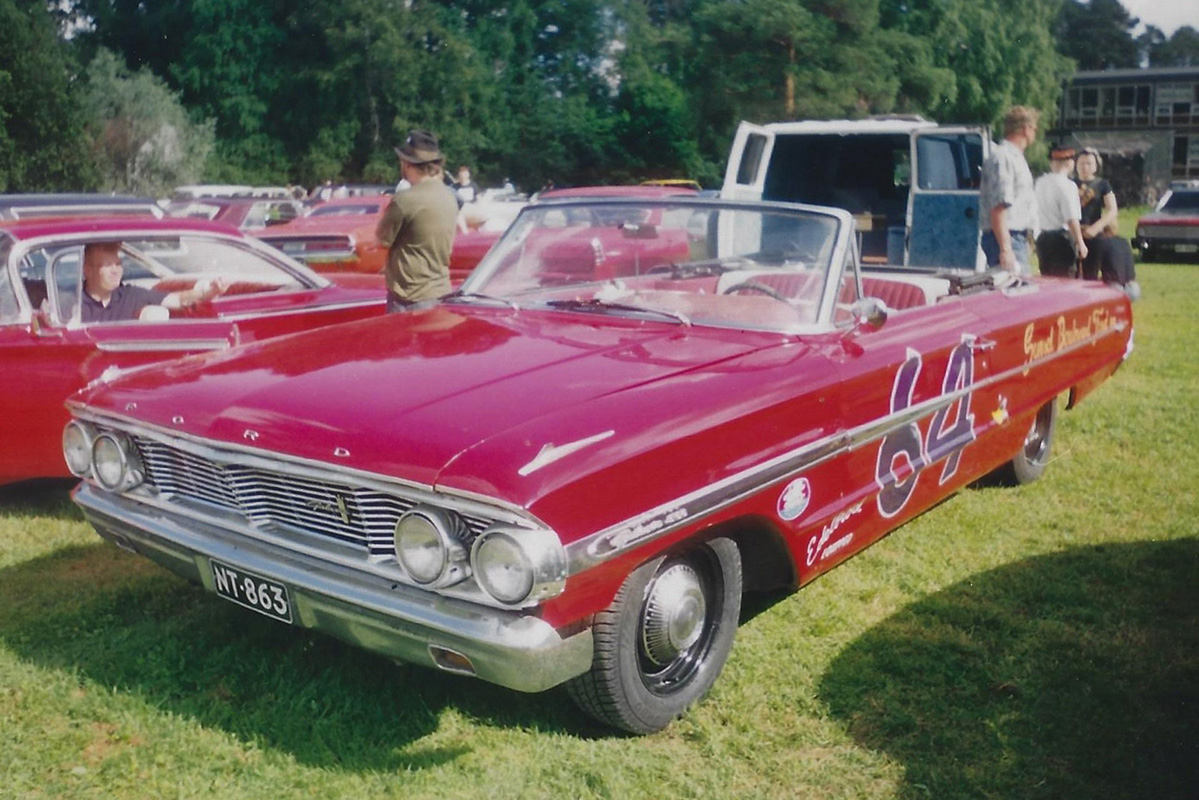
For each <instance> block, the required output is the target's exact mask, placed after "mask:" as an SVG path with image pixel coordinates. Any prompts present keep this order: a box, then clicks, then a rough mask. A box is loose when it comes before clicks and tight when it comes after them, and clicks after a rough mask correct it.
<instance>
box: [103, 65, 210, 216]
mask: <svg viewBox="0 0 1199 800" xmlns="http://www.w3.org/2000/svg"><path fill="white" fill-rule="evenodd" d="M83 108H84V111H85V113H86V114H87V119H88V120H89V124H90V126H91V130H90V135H91V139H92V142H93V147H94V153H95V156H96V161H97V165H98V168H99V169H100V171H101V174H102V182H103V184H104V185H105V186H106V187H108V188H111V189H114V190H116V191H120V192H129V193H133V194H148V195H151V196H158V195H161V194H165V193H167V192H169V191H170V189H171V188H172V187H174V186H177V185H179V184H182V183H193V182H196V181H197V180H199V179H200V177H201V175H202V169H203V166H204V163H205V161H206V160H207V158H208V154H209V152H210V150H211V149H212V141H213V134H212V125H211V123H207V124H199V125H197V124H195V123H193V122H192V121H191V120H190V119H188V116H187V112H186V111H185V110H184V108H183V106H182V105H181V104H180V103H179V101H178V99H177V98H176V97H175V95H174V94H173V93H172V92H171V91H170V89H168V88H167V86H166V84H165V83H164V82H163V81H162V80H161V79H159V78H156V77H154V75H153V74H151V73H150V71H149V70H146V69H142V70H139V71H138V72H130V71H129V70H128V69H126V68H125V66H124V65H123V64H122V63H121V62H120V61H119V60H118V58H117V57H116V56H115V55H113V54H112V53H110V52H109V51H107V50H101V51H100V52H99V53H97V54H96V57H95V58H94V59H92V63H91V65H90V66H89V68H88V75H87V88H86V90H85V92H84V95H83Z"/></svg>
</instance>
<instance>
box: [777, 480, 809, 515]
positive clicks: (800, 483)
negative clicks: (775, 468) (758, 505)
mask: <svg viewBox="0 0 1199 800" xmlns="http://www.w3.org/2000/svg"><path fill="white" fill-rule="evenodd" d="M811 500H812V484H810V483H808V479H807V478H796V479H795V480H793V481H791V482H790V483H788V484H787V486H786V488H784V489H783V493H782V494H780V495H779V503H778V511H779V516H780V517H782V518H783V519H785V520H792V519H795V518H796V517H798V516H799V515H800V514H802V513H803V512H805V511H807V510H808V503H809V502H811Z"/></svg>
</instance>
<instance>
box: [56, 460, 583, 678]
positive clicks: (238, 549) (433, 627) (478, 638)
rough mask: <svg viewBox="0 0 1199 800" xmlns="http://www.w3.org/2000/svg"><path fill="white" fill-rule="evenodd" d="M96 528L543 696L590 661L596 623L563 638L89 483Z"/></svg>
mask: <svg viewBox="0 0 1199 800" xmlns="http://www.w3.org/2000/svg"><path fill="white" fill-rule="evenodd" d="M73 496H74V499H75V502H76V503H77V504H78V505H79V507H80V508H81V509H82V510H83V513H84V516H85V517H86V518H87V520H88V522H90V523H91V524H92V525H93V526H94V527H95V528H96V530H97V531H98V532H99V533H100V535H101V536H103V537H104V538H106V539H109V540H111V541H112V542H114V543H115V544H117V545H118V546H120V547H123V548H126V549H131V550H133V551H135V552H137V553H139V554H140V555H143V556H145V557H147V558H149V559H150V560H152V561H155V562H156V563H158V564H161V565H162V566H164V567H166V568H167V569H170V570H171V571H173V572H175V573H177V574H179V575H181V576H182V577H184V578H186V579H188V580H190V581H193V582H195V583H199V584H201V585H202V586H204V588H205V589H206V590H208V591H209V592H213V591H215V590H214V586H213V577H212V571H211V568H210V566H209V562H210V561H211V560H213V559H215V560H217V561H220V562H222V563H224V564H228V565H230V566H232V567H234V568H239V569H243V570H245V571H247V572H251V573H255V574H257V575H261V576H263V577H266V578H270V579H271V580H275V581H277V582H279V583H282V584H284V585H286V586H287V587H288V589H289V594H290V596H291V602H292V611H293V617H294V620H295V624H296V625H299V626H301V627H305V628H311V629H313V630H318V631H321V632H322V633H326V634H329V635H331V636H336V637H337V638H340V639H343V640H345V641H348V642H350V643H351V644H354V645H356V646H358V647H361V648H363V649H365V650H369V651H371V652H374V653H378V654H380V655H383V656H386V657H389V658H394V659H398V660H401V661H405V662H408V663H412V664H418V665H422V666H427V667H432V668H435V669H443V670H444V669H446V667H445V666H444V665H443V664H440V663H438V661H437V660H436V659H435V658H434V656H433V653H432V652H431V651H430V647H431V646H432V647H435V648H443V649H448V650H451V651H454V652H456V653H461V654H462V655H464V656H466V657H467V658H468V659H469V660H470V663H471V665H472V666H473V667H474V670H475V674H476V675H477V676H478V677H479V678H481V679H483V680H486V681H489V682H491V683H495V684H499V685H500V686H506V687H508V688H511V689H516V690H517V691H522V692H539V691H543V690H545V689H549V688H551V687H553V686H556V685H558V684H560V683H563V682H564V681H567V680H569V679H570V678H573V677H575V676H576V675H580V674H582V673H583V672H586V671H587V670H588V669H589V668H590V667H591V660H592V637H591V631H590V629H587V628H584V629H583V630H581V631H579V632H577V633H574V634H571V635H567V636H564V635H562V634H560V633H559V632H558V631H557V630H555V629H554V628H553V627H552V626H551V625H550V624H549V623H547V622H545V621H544V620H542V619H540V618H538V617H536V616H534V615H530V614H526V613H521V612H518V611H507V610H502V609H497V608H488V607H483V606H479V605H477V604H474V603H470V602H467V601H463V600H455V599H451V598H447V597H444V596H441V595H437V594H434V593H432V592H428V591H425V590H421V589H416V588H413V587H410V586H406V585H404V584H398V583H396V582H395V581H394V580H391V579H388V578H384V577H381V576H377V575H372V574H369V573H363V572H361V571H359V570H355V569H349V568H346V567H343V566H341V565H339V564H333V563H330V562H328V561H326V560H324V559H322V558H316V557H312V556H309V555H307V554H303V553H296V552H294V551H291V550H286V549H283V548H279V547H277V546H275V545H273V544H271V543H269V542H262V541H259V540H257V539H254V538H251V537H247V536H244V535H241V534H240V533H237V532H233V531H230V530H228V529H227V528H225V527H223V526H221V525H215V524H210V523H207V522H203V521H197V520H195V519H192V518H191V517H187V516H183V515H180V514H177V513H172V512H170V511H165V510H159V509H154V508H149V507H147V506H145V505H144V504H142V503H141V502H139V501H138V500H135V499H133V498H130V497H124V496H118V495H112V494H108V493H106V492H102V491H99V490H96V489H94V488H93V487H91V486H90V485H88V484H81V485H80V486H79V487H78V488H77V489H76V490H75V492H74V494H73Z"/></svg>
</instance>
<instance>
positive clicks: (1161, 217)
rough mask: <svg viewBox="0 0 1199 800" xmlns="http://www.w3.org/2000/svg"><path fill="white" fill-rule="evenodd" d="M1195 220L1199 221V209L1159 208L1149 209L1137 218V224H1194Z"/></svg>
mask: <svg viewBox="0 0 1199 800" xmlns="http://www.w3.org/2000/svg"><path fill="white" fill-rule="evenodd" d="M1196 222H1199V211H1190V210H1184V211H1168V210H1166V209H1159V210H1157V211H1151V212H1150V213H1148V214H1146V215H1145V216H1143V217H1141V218H1140V219H1139V220H1137V224H1138V225H1146V224H1149V225H1152V224H1158V225H1161V224H1169V225H1182V224H1194V223H1196Z"/></svg>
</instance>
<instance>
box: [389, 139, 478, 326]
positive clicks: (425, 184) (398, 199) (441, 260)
mask: <svg viewBox="0 0 1199 800" xmlns="http://www.w3.org/2000/svg"><path fill="white" fill-rule="evenodd" d="M395 151H396V155H397V156H399V158H400V175H401V177H402V178H403V179H404V180H406V181H408V183H410V184H411V185H412V188H411V189H408V190H406V191H403V192H397V193H396V195H395V196H394V197H393V198H392V200H391V202H390V203H388V205H387V210H386V211H385V212H384V213H383V218H382V219H381V220H379V227H378V229H377V230H376V234H377V235H378V237H379V241H380V242H381V243H382V244H385V245H387V248H388V250H387V266H386V270H385V271H386V274H387V290H388V291H387V310H388V311H408V310H411V309H413V308H419V307H424V306H427V305H431V304H432V303H433V302H434V301H436V300H437V298H439V297H442V296H444V295H447V294H449V293H450V249H451V248H452V247H453V245H454V233H455V232H456V230H457V228H458V201H457V199H456V198H455V197H454V193H453V192H452V191H451V190H450V189H449V188H448V187H447V186H446V185H445V183H444V181H443V179H442V177H443V170H442V165H443V164H444V163H445V158H444V157H443V156H442V154H441V150H440V149H439V148H438V144H437V137H436V136H434V135H433V134H431V133H429V132H428V131H422V130H415V131H412V133H410V134H408V138H407V139H406V140H405V141H404V144H402V145H400V146H399V147H397V148H396V149H395Z"/></svg>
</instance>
